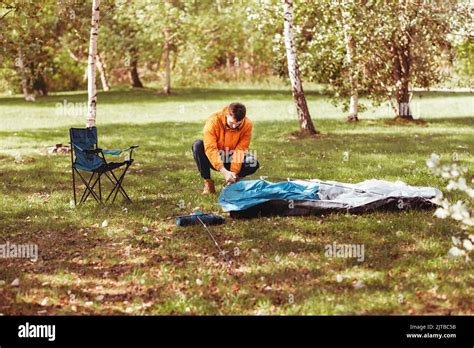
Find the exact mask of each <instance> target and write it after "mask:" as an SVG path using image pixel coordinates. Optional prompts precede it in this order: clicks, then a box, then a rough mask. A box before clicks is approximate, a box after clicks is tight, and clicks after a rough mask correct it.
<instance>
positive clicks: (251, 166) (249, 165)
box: [192, 140, 260, 179]
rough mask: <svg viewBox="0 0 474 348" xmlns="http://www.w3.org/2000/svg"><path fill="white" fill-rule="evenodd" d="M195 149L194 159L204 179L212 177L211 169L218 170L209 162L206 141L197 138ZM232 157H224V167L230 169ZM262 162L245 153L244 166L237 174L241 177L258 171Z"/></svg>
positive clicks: (193, 147) (194, 144)
mask: <svg viewBox="0 0 474 348" xmlns="http://www.w3.org/2000/svg"><path fill="white" fill-rule="evenodd" d="M192 149H193V156H194V160H195V161H196V165H197V167H198V170H199V173H201V177H202V178H203V179H210V178H211V169H213V170H216V169H215V168H214V167H213V166H212V164H211V162H209V158H207V156H206V152H205V151H204V142H203V141H202V140H196V141H195V142H194V143H193V146H192ZM231 160H232V158H228V160H227V161H226V159H225V158H224V159H223V161H224V167H225V168H226V169H227V170H230V165H231ZM259 166H260V164H259V163H258V161H257V160H256V159H255V158H254V157H253V156H251V155H245V158H244V161H243V163H242V167H241V169H240V172H239V173H238V174H237V176H238V177H239V178H243V177H244V176H247V175H250V174H253V173H255V172H256V171H257V169H258V167H259Z"/></svg>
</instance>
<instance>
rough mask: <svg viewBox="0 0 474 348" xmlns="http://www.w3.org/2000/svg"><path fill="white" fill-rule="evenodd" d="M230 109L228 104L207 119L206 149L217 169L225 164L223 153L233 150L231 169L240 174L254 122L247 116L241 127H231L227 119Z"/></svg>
mask: <svg viewBox="0 0 474 348" xmlns="http://www.w3.org/2000/svg"><path fill="white" fill-rule="evenodd" d="M228 109H229V107H228V106H226V107H225V108H224V109H222V111H219V112H216V113H214V114H212V115H211V117H209V119H208V120H207V122H206V125H205V126H204V150H205V151H206V156H207V158H209V161H210V162H211V164H212V166H213V167H214V168H215V169H217V170H219V169H220V168H221V167H222V166H223V162H222V158H221V154H222V155H225V153H226V151H227V152H229V151H230V152H231V153H232V150H233V155H232V163H231V165H230V171H231V172H234V173H236V174H238V173H239V172H240V168H241V167H242V162H243V160H244V156H245V154H246V152H247V150H248V148H249V146H250V138H251V136H252V127H253V124H252V121H250V120H249V119H248V117H245V118H244V121H243V122H242V124H241V125H240V126H239V128H236V129H232V128H230V127H229V126H227V120H226V118H227V112H228Z"/></svg>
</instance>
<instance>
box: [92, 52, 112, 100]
mask: <svg viewBox="0 0 474 348" xmlns="http://www.w3.org/2000/svg"><path fill="white" fill-rule="evenodd" d="M95 58H96V60H97V69H98V70H99V73H100V81H101V82H102V89H103V90H104V91H106V92H107V91H110V84H109V77H108V75H107V67H106V66H105V62H104V60H103V59H102V57H101V56H100V53H97V54H96V56H95Z"/></svg>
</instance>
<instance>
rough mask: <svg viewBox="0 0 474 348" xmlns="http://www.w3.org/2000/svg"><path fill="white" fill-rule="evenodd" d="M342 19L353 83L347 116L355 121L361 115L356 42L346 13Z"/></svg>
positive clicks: (348, 64) (351, 82)
mask: <svg viewBox="0 0 474 348" xmlns="http://www.w3.org/2000/svg"><path fill="white" fill-rule="evenodd" d="M342 21H343V31H344V41H345V43H346V59H347V66H348V70H349V83H350V85H351V101H350V105H349V115H348V116H347V121H349V122H354V121H359V117H358V112H359V93H358V90H357V73H356V67H355V66H354V50H355V44H354V39H353V38H352V36H351V34H350V33H349V29H350V27H349V25H348V24H347V23H345V19H344V15H343V16H342Z"/></svg>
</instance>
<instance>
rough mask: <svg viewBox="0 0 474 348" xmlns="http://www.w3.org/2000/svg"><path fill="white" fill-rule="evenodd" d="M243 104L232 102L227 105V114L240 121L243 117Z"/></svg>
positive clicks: (244, 111)
mask: <svg viewBox="0 0 474 348" xmlns="http://www.w3.org/2000/svg"><path fill="white" fill-rule="evenodd" d="M246 112H247V109H245V105H244V104H242V103H232V104H230V105H229V114H230V115H231V116H232V117H234V118H235V120H236V121H237V122H239V121H242V120H243V119H244V117H245V113H246Z"/></svg>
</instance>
